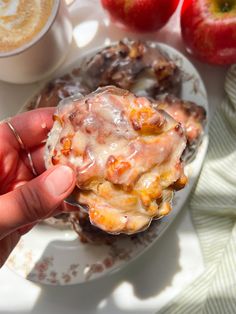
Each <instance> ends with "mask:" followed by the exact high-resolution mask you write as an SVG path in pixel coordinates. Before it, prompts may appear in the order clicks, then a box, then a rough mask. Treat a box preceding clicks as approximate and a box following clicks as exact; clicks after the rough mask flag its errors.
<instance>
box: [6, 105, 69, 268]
mask: <svg viewBox="0 0 236 314" xmlns="http://www.w3.org/2000/svg"><path fill="white" fill-rule="evenodd" d="M53 112H54V109H53V108H44V109H37V110H33V111H29V112H26V113H23V114H20V115H17V116H15V117H13V118H12V119H10V124H11V125H12V126H13V128H14V129H15V131H16V132H17V134H18V135H19V136H20V139H21V140H22V142H23V144H24V146H25V149H26V150H27V151H28V152H29V153H30V155H31V157H32V161H33V165H34V168H35V170H36V172H37V174H39V176H37V177H35V176H34V174H33V173H32V167H31V165H30V160H29V158H28V156H27V151H26V150H22V148H21V145H20V142H19V140H17V137H16V135H15V134H14V131H13V130H11V128H10V127H9V125H8V124H7V123H6V122H5V123H4V122H3V123H1V124H0V143H1V145H0V267H1V266H2V265H3V264H4V262H5V261H6V259H7V257H8V256H9V254H10V252H11V251H12V249H13V248H14V247H15V245H16V244H17V242H18V241H19V239H20V237H21V235H23V234H24V233H26V232H27V231H29V230H30V229H31V228H32V227H33V225H34V224H36V223H37V222H38V221H40V220H42V219H44V218H47V217H49V216H51V215H53V214H55V213H56V212H58V208H60V205H61V203H62V201H63V200H64V199H65V198H66V197H67V196H68V195H69V194H70V193H71V192H72V191H73V189H74V186H75V175H74V173H73V171H72V170H71V169H70V168H69V167H66V166H55V167H53V168H50V169H49V170H47V171H45V166H44V159H43V154H44V144H43V143H42V142H43V141H44V140H45V139H46V137H47V134H48V132H49V130H50V129H51V127H52V124H53V121H52V114H53Z"/></svg>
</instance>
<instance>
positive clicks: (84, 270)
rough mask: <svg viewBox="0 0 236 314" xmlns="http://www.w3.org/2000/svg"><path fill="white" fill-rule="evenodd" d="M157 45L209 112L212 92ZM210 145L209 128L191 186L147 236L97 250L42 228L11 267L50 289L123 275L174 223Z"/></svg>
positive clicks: (190, 170) (191, 170)
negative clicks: (130, 264)
mask: <svg viewBox="0 0 236 314" xmlns="http://www.w3.org/2000/svg"><path fill="white" fill-rule="evenodd" d="M154 45H156V46H157V47H159V48H160V49H161V50H163V51H165V52H166V53H167V54H168V55H169V57H170V58H171V59H173V60H175V62H176V63H177V64H178V65H179V67H180V68H181V70H182V71H183V73H184V77H185V79H184V81H183V84H182V98H183V99H186V100H189V101H193V102H195V103H197V104H199V105H202V106H203V107H204V108H205V109H206V111H207V112H208V101H207V93H206V90H205V87H204V84H203V82H202V80H201V78H200V76H199V74H198V72H197V70H196V69H195V68H194V66H193V65H192V64H191V63H190V62H189V61H188V60H187V59H186V57H185V56H183V55H182V54H181V53H180V52H178V51H177V50H175V49H173V48H172V47H169V46H167V45H165V44H154ZM99 50H100V49H99ZM97 51H98V49H96V51H94V50H93V51H91V52H90V53H88V54H86V57H88V56H91V55H93V54H94V53H95V52H97ZM83 57H84V56H82V57H80V58H79V59H78V60H77V61H76V63H73V64H72V65H70V66H69V67H67V69H66V71H63V72H65V73H67V72H69V71H70V70H71V69H72V68H74V67H78V66H79V65H80V64H81V62H82V61H83ZM60 74H61V73H60ZM35 92H36V91H35ZM207 146H208V135H207V126H206V132H205V135H204V137H203V141H202V144H201V146H200V147H199V149H198V152H197V155H196V157H195V159H194V161H192V162H191V164H189V165H188V166H187V167H186V174H187V175H188V176H189V183H188V185H187V186H186V187H185V189H184V190H182V191H180V192H177V193H176V194H175V197H174V202H173V210H172V212H171V213H170V214H169V215H168V216H167V217H165V218H163V219H161V220H160V221H156V222H154V223H153V224H152V225H151V227H150V228H149V229H148V230H146V231H145V232H143V233H140V234H138V235H137V236H135V237H125V238H119V237H118V238H117V240H116V241H115V242H114V243H112V244H110V245H106V244H101V245H98V244H96V245H94V244H89V243H86V244H85V243H82V242H80V240H79V239H78V237H77V235H76V233H75V232H74V231H72V230H57V229H55V228H53V227H50V226H45V225H39V226H36V227H35V228H34V229H33V230H32V231H30V232H29V233H28V234H26V235H25V236H24V237H23V238H22V239H21V241H20V242H19V244H18V245H17V247H16V248H15V249H14V251H13V252H12V254H11V256H10V257H9V259H8V261H7V265H8V267H9V268H10V269H12V270H13V271H15V272H16V273H17V274H19V275H20V276H22V277H24V278H27V279H29V280H32V281H35V282H39V283H43V284H49V285H71V284H78V283H83V282H86V281H89V280H92V279H95V278H99V277H101V276H105V275H107V274H108V273H110V272H114V271H117V270H118V269H120V268H121V267H123V266H124V265H126V264H127V263H128V262H130V261H131V260H133V259H134V258H136V257H138V256H139V255H140V254H142V253H144V252H145V251H146V250H147V249H148V248H149V247H150V246H151V245H152V244H153V243H154V242H155V241H157V240H158V239H160V237H161V235H162V234H163V233H164V232H165V230H166V229H167V227H168V226H169V225H170V224H171V223H172V222H173V220H174V218H175V217H176V215H177V214H178V212H179V211H180V210H181V208H182V207H183V204H184V203H185V201H186V200H187V198H188V197H189V195H190V193H191V190H192V188H193V186H194V184H195V182H196V180H197V178H198V175H199V173H200V171H201V167H202V164H203V161H204V157H205V154H206V151H207Z"/></svg>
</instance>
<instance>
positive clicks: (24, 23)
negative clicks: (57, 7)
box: [0, 0, 54, 53]
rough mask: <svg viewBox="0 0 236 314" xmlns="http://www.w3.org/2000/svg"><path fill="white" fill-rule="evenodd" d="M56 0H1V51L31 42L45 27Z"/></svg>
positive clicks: (11, 49) (8, 50)
mask: <svg viewBox="0 0 236 314" xmlns="http://www.w3.org/2000/svg"><path fill="white" fill-rule="evenodd" d="M53 4H54V0H0V53H1V52H10V51H14V50H15V49H17V48H20V47H22V46H24V45H25V44H27V43H29V42H30V41H31V40H33V39H34V37H35V36H36V35H37V34H38V33H39V32H40V31H41V30H42V29H43V27H44V26H45V24H46V23H47V21H48V19H49V17H50V15H51V13H52V8H53Z"/></svg>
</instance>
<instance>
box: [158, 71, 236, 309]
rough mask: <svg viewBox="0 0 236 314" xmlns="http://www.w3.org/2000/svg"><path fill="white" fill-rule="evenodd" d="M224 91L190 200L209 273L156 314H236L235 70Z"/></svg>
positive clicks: (228, 77)
mask: <svg viewBox="0 0 236 314" xmlns="http://www.w3.org/2000/svg"><path fill="white" fill-rule="evenodd" d="M225 92H226V95H225V99H224V101H223V103H222V105H221V107H220V108H219V109H218V111H217V112H216V113H215V116H214V118H213V120H212V122H211V125H210V132H209V133H210V134H209V138H210V143H209V150H208V154H207V158H206V161H205V164H204V167H203V169H202V173H201V176H200V179H199V182H198V185H197V187H196V190H195V192H194V195H193V197H192V199H191V200H190V208H191V214H192V219H193V224H194V226H195V228H196V231H197V233H198V236H199V240H200V244H201V248H202V253H203V258H204V262H205V271H204V273H203V274H202V275H201V276H200V277H199V278H198V279H197V280H195V281H194V282H193V283H192V284H191V285H190V286H188V287H187V288H186V289H185V290H184V291H183V292H182V293H181V294H180V295H179V296H177V297H176V298H175V299H174V300H173V301H172V302H171V303H170V304H168V305H167V306H166V307H164V308H163V309H162V310H160V311H158V314H164V313H168V314H188V313H189V314H195V313H196V314H231V313H232V314H233V313H236V65H234V66H232V67H231V68H230V69H229V71H228V73H227V76H226V81H225Z"/></svg>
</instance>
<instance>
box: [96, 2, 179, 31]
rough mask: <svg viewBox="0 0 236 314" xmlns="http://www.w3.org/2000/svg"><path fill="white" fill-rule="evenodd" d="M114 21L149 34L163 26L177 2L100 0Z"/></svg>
mask: <svg viewBox="0 0 236 314" xmlns="http://www.w3.org/2000/svg"><path fill="white" fill-rule="evenodd" d="M101 2H102V5H103V7H104V8H105V9H106V10H107V11H108V12H109V14H110V16H111V17H112V18H113V19H115V20H116V21H119V22H121V23H122V24H124V25H125V26H127V27H129V28H130V29H132V30H135V31H141V32H151V31H156V30H158V29H160V28H161V27H162V26H164V25H165V24H166V23H167V21H168V20H169V18H170V17H171V15H172V14H173V13H174V11H175V9H176V8H177V6H178V3H179V0H101Z"/></svg>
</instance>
